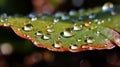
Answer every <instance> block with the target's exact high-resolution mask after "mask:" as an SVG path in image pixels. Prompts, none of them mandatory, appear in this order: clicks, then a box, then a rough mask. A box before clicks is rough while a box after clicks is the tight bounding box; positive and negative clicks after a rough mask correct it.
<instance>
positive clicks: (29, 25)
mask: <svg viewBox="0 0 120 67" xmlns="http://www.w3.org/2000/svg"><path fill="white" fill-rule="evenodd" d="M22 29H23V30H24V31H31V30H33V25H32V24H27V25H26V26H24V27H23V28H22Z"/></svg>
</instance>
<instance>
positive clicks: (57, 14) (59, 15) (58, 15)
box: [54, 12, 64, 18]
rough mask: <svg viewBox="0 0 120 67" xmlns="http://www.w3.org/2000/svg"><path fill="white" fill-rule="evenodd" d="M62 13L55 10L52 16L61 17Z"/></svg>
mask: <svg viewBox="0 0 120 67" xmlns="http://www.w3.org/2000/svg"><path fill="white" fill-rule="evenodd" d="M63 15H64V13H63V12H56V13H55V15H54V16H55V17H56V18H58V17H62V16H63Z"/></svg>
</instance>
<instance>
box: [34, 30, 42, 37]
mask: <svg viewBox="0 0 120 67" xmlns="http://www.w3.org/2000/svg"><path fill="white" fill-rule="evenodd" d="M35 35H36V36H42V35H43V33H42V31H38V32H36V33H35Z"/></svg>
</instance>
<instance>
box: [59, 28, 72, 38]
mask: <svg viewBox="0 0 120 67" xmlns="http://www.w3.org/2000/svg"><path fill="white" fill-rule="evenodd" d="M61 35H62V36H63V37H66V38H69V37H72V36H73V34H72V32H71V28H67V29H66V30H64V32H62V33H61Z"/></svg>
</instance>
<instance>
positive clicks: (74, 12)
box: [69, 10, 77, 16]
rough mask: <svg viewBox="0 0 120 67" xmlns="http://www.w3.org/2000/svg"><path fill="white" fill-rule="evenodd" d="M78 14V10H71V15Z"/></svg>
mask: <svg viewBox="0 0 120 67" xmlns="http://www.w3.org/2000/svg"><path fill="white" fill-rule="evenodd" d="M76 14H77V12H76V11H75V10H71V11H70V12H69V15H70V16H74V15H76Z"/></svg>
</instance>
